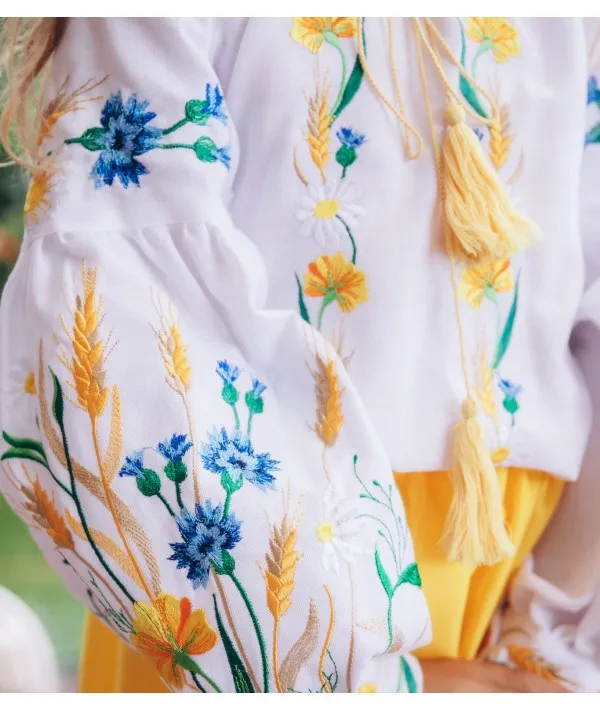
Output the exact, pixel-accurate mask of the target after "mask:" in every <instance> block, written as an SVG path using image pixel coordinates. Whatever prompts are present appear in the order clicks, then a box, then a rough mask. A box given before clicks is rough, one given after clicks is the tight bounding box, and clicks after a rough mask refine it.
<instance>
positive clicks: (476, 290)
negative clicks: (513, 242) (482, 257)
mask: <svg viewBox="0 0 600 710" xmlns="http://www.w3.org/2000/svg"><path fill="white" fill-rule="evenodd" d="M513 288H514V279H513V272H512V268H511V265H510V261H509V260H508V259H506V260H504V261H493V262H490V263H488V264H484V265H483V266H470V267H468V268H466V269H465V270H464V271H463V272H462V276H461V280H460V286H459V290H460V295H461V297H462V298H464V299H465V300H466V301H468V302H469V304H470V305H471V306H473V308H479V306H481V304H482V303H483V301H484V299H485V298H489V299H490V300H491V301H494V300H495V299H496V294H497V293H509V292H510V291H512V290H513Z"/></svg>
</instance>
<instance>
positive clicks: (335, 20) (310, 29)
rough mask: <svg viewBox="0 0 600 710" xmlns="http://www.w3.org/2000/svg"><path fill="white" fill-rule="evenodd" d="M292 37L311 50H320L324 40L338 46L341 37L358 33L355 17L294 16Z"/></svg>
mask: <svg viewBox="0 0 600 710" xmlns="http://www.w3.org/2000/svg"><path fill="white" fill-rule="evenodd" d="M290 34H291V36H292V39H293V40H294V41H295V42H299V43H300V44H302V45H304V46H305V47H306V48H307V49H309V50H310V51H311V52H315V53H316V52H318V51H319V50H320V49H321V47H322V46H323V42H328V43H329V44H331V45H332V46H334V47H337V43H338V40H339V39H343V38H348V37H354V36H355V35H356V18H355V17H294V24H293V25H292V30H291V33H290Z"/></svg>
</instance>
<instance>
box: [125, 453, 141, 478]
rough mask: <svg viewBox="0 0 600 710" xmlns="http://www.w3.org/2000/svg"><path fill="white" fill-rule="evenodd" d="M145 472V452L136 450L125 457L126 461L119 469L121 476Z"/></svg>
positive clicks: (136, 475) (137, 474) (139, 474)
mask: <svg viewBox="0 0 600 710" xmlns="http://www.w3.org/2000/svg"><path fill="white" fill-rule="evenodd" d="M143 472H144V452H143V450H142V451H134V452H133V453H132V454H129V456H127V457H126V458H125V463H124V464H123V465H122V466H121V469H120V470H119V476H135V477H136V478H137V477H138V476H141V475H142V473H143Z"/></svg>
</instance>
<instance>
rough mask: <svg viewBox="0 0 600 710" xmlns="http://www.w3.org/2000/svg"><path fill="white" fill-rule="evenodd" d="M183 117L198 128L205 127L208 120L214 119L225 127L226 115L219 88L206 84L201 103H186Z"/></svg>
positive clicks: (193, 101)
mask: <svg viewBox="0 0 600 710" xmlns="http://www.w3.org/2000/svg"><path fill="white" fill-rule="evenodd" d="M185 117H186V118H187V120H188V121H191V122H192V123H195V124H196V125H198V126H204V125H206V123H207V122H208V120H209V118H214V119H216V120H217V121H220V122H221V123H222V124H223V125H225V124H226V123H227V114H226V113H225V111H224V107H223V94H222V93H221V90H220V89H219V86H218V85H217V84H215V85H214V86H212V85H211V84H207V85H206V90H205V98H204V100H203V101H200V100H199V99H192V100H191V101H188V102H187V103H186V105H185Z"/></svg>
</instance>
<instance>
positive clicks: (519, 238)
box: [441, 102, 540, 263]
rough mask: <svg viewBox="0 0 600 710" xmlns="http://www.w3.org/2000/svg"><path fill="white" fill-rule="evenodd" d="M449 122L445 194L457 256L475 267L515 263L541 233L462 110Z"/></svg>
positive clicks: (450, 113)
mask: <svg viewBox="0 0 600 710" xmlns="http://www.w3.org/2000/svg"><path fill="white" fill-rule="evenodd" d="M444 118H445V121H446V126H447V128H446V135H445V138H444V144H443V149H442V174H441V179H442V194H443V200H444V214H445V218H446V222H447V225H448V228H449V236H450V239H451V241H452V247H453V250H454V254H455V256H456V258H457V259H458V260H460V261H466V262H470V263H481V262H485V261H489V260H493V259H507V258H510V257H511V256H512V255H513V254H514V253H515V252H519V251H523V250H524V249H526V248H528V247H529V246H531V245H532V244H533V243H535V242H536V241H537V240H538V239H539V237H540V230H539V228H538V227H537V226H536V225H535V224H534V223H533V222H532V221H531V220H530V219H528V218H527V217H524V216H522V215H520V214H518V213H517V211H516V208H515V206H514V205H513V203H512V200H511V199H510V197H509V194H508V191H507V189H506V187H505V186H504V185H503V184H502V181H501V180H500V178H499V176H498V174H497V172H496V170H495V169H494V167H493V165H492V163H491V162H490V160H489V159H488V157H487V156H486V155H485V153H484V152H483V149H482V147H481V142H480V141H479V139H478V138H477V136H476V135H475V132H474V131H473V130H472V129H471V128H470V127H469V126H467V124H466V123H465V119H466V114H465V110H464V109H463V108H462V106H460V105H459V104H457V103H454V102H450V103H449V104H448V105H447V106H446V109H445V111H444Z"/></svg>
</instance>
